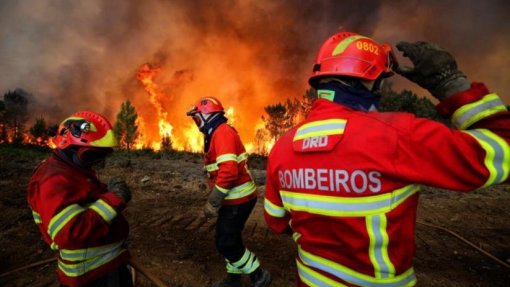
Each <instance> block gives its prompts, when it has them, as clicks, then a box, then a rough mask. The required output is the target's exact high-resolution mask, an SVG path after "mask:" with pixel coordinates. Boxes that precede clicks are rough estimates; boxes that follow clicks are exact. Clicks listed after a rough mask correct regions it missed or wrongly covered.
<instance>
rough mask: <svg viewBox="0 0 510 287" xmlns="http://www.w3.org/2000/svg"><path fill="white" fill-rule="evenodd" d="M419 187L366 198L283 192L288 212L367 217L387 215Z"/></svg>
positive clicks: (283, 199) (404, 188)
mask: <svg viewBox="0 0 510 287" xmlns="http://www.w3.org/2000/svg"><path fill="white" fill-rule="evenodd" d="M419 189H420V188H419V186H417V185H408V186H405V187H403V188H400V189H397V190H394V191H392V192H390V193H384V194H380V195H371V196H365V197H339V196H329V195H315V194H307V193H301V192H292V191H286V190H281V191H280V195H281V197H282V201H283V206H284V207H285V209H286V210H289V211H290V210H295V211H304V212H308V213H312V214H318V215H326V216H366V215H372V214H380V213H386V212H388V211H390V210H392V209H394V208H395V207H397V206H398V205H400V204H401V203H402V202H404V201H405V200H406V199H407V198H409V197H410V196H412V195H413V194H415V193H416V192H417V191H419Z"/></svg>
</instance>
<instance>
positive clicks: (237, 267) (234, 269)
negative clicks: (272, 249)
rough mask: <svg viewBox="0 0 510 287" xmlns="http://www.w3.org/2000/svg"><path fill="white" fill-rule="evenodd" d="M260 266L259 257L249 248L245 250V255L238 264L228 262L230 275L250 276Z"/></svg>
mask: <svg viewBox="0 0 510 287" xmlns="http://www.w3.org/2000/svg"><path fill="white" fill-rule="evenodd" d="M259 266H260V262H259V260H258V259H257V256H255V254H254V253H253V252H251V251H250V250H248V249H247V248H245V249H244V254H243V256H242V257H241V259H239V260H237V261H236V262H229V261H228V260H227V271H228V272H229V273H236V274H239V273H243V274H250V273H252V272H253V271H255V269H257V268H258V267H259Z"/></svg>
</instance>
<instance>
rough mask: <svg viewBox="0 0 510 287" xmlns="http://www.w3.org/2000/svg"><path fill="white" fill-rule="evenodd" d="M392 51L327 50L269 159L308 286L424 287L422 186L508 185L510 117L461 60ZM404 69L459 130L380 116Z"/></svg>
mask: <svg viewBox="0 0 510 287" xmlns="http://www.w3.org/2000/svg"><path fill="white" fill-rule="evenodd" d="M397 48H398V49H399V50H400V51H402V52H403V53H404V54H403V55H404V56H406V57H408V58H409V59H410V60H411V62H412V63H413V64H414V67H412V68H399V67H398V66H396V65H395V64H396V62H395V60H394V57H393V54H392V52H391V49H390V46H389V45H381V44H379V43H377V42H375V41H374V40H372V39H370V38H368V37H364V36H361V35H358V34H355V33H346V32H343V33H338V34H336V35H333V36H332V37H330V38H329V39H328V40H326V42H325V43H324V44H323V46H322V47H321V49H320V50H319V53H318V56H317V59H316V62H315V65H314V68H313V75H312V76H311V78H310V80H309V82H310V85H311V86H312V87H313V88H315V89H316V90H317V94H318V99H317V101H316V102H315V103H314V105H313V106H312V109H311V111H310V113H309V115H308V116H307V118H306V119H305V120H304V121H303V122H302V123H300V124H298V125H297V126H295V127H293V128H292V129H291V130H289V131H288V132H287V133H286V134H284V135H283V136H282V137H281V138H280V139H279V140H278V141H277V142H276V144H275V145H274V147H273V149H272V151H271V153H270V155H269V159H268V168H267V183H266V193H265V202H264V207H265V213H264V216H265V219H266V222H267V223H268V225H269V227H270V228H271V229H272V230H273V231H274V232H276V233H292V234H293V239H294V240H295V242H296V244H297V248H298V252H297V253H298V254H297V258H296V263H297V270H298V283H297V285H298V286H375V287H377V286H385V287H388V286H414V285H415V284H416V277H415V274H414V270H413V266H412V262H413V255H414V253H415V245H414V230H415V220H416V209H417V204H418V194H419V193H418V191H419V189H420V187H419V186H420V185H428V186H434V187H439V188H445V189H451V190H457V191H461V192H468V191H471V190H475V189H478V188H481V187H486V186H489V185H494V184H500V183H508V182H509V180H508V178H509V170H510V166H509V164H508V163H509V162H510V146H509V142H510V113H509V112H508V111H507V108H506V107H505V105H504V104H503V102H502V101H501V99H500V98H499V97H498V96H497V95H496V94H494V93H490V92H489V91H488V89H487V88H486V87H485V85H483V84H481V83H471V82H470V81H468V80H467V78H466V76H465V75H464V74H463V73H462V72H461V71H459V70H458V68H457V64H456V61H455V59H454V57H453V56H452V55H451V54H449V53H448V52H446V51H444V50H442V49H440V48H439V47H438V46H437V45H435V44H432V43H430V42H416V43H408V42H400V43H398V44H397ZM392 67H393V69H394V70H395V71H396V72H397V73H399V74H400V75H402V76H404V77H406V78H408V79H409V80H411V81H412V82H415V83H417V84H418V85H420V86H421V87H423V88H425V89H427V90H428V91H430V92H431V94H432V95H433V96H434V97H436V98H437V99H438V100H439V101H440V103H439V105H438V106H437V109H438V111H439V113H440V114H442V115H443V116H448V117H450V118H451V120H452V123H453V124H454V125H455V128H449V127H447V126H446V125H443V124H441V123H438V122H435V121H431V120H427V119H422V118H417V117H415V116H414V115H412V114H408V113H382V112H377V111H376V109H377V106H378V103H379V99H380V95H379V90H380V87H381V82H382V81H383V80H384V78H386V77H388V76H391V75H392Z"/></svg>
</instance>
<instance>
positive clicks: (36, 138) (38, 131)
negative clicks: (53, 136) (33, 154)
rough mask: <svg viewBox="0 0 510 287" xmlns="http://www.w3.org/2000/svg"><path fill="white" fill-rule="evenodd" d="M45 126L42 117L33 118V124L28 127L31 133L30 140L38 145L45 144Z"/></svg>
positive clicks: (46, 139)
mask: <svg viewBox="0 0 510 287" xmlns="http://www.w3.org/2000/svg"><path fill="white" fill-rule="evenodd" d="M46 130H47V126H46V121H45V120H44V119H43V118H38V119H36V120H35V124H34V125H33V126H32V127H31V128H30V134H31V135H32V142H34V143H36V144H38V145H45V144H46V142H47V141H48V135H47V134H46Z"/></svg>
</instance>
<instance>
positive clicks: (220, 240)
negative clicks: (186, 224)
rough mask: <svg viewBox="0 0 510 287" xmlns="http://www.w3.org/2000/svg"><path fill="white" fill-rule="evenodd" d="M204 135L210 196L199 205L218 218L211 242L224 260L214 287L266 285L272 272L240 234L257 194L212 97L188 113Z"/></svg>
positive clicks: (233, 133)
mask: <svg viewBox="0 0 510 287" xmlns="http://www.w3.org/2000/svg"><path fill="white" fill-rule="evenodd" d="M187 115H188V116H191V117H192V118H193V120H194V121H195V124H196V125H197V127H198V128H199V130H200V131H201V132H202V133H203V134H204V136H205V137H204V153H205V155H204V163H205V169H206V171H207V174H208V178H209V183H210V186H211V192H210V194H209V198H208V200H207V203H206V205H205V207H204V214H205V215H206V216H207V217H217V220H216V234H215V243H216V249H217V250H218V252H219V253H220V254H221V255H222V256H223V257H225V261H226V262H227V266H226V269H227V275H228V276H227V277H226V278H225V279H224V280H223V281H221V282H218V283H216V284H214V285H213V286H215V287H241V286H242V282H241V275H242V274H249V276H250V280H251V285H250V286H252V287H265V286H269V285H270V284H271V274H270V273H269V272H268V271H267V270H265V269H263V268H262V267H261V266H260V262H259V260H258V259H257V256H255V254H254V253H253V252H251V251H250V250H248V248H246V247H245V246H244V244H243V241H242V232H243V229H244V225H245V223H246V220H248V217H249V216H250V213H251V211H252V210H253V207H254V206H255V203H256V202H257V191H256V186H255V182H254V181H253V179H252V177H251V174H250V171H249V169H248V162H247V161H248V154H247V153H246V150H245V148H244V145H243V143H242V142H241V139H240V138H239V135H238V134H237V131H236V130H235V129H234V128H233V127H231V126H230V125H228V124H227V118H226V117H225V116H224V110H223V106H222V105H221V103H220V101H219V100H218V99H216V98H213V97H205V98H202V99H200V100H198V101H197V103H196V104H195V105H194V106H193V108H192V109H191V110H190V111H188V113H187Z"/></svg>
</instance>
